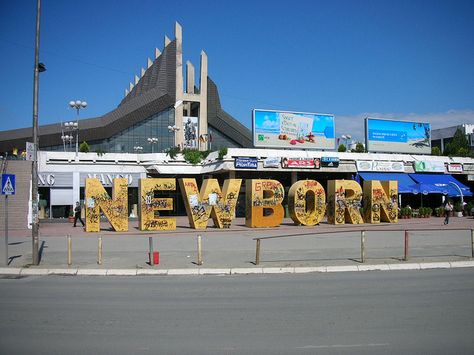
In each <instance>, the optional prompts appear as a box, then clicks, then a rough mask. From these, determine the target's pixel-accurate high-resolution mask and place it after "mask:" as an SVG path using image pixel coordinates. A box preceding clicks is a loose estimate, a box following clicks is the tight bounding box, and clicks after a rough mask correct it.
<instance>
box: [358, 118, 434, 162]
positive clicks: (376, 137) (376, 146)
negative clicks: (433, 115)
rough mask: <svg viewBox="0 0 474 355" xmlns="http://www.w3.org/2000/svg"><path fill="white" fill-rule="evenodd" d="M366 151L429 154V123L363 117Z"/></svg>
mask: <svg viewBox="0 0 474 355" xmlns="http://www.w3.org/2000/svg"><path fill="white" fill-rule="evenodd" d="M365 128H366V135H365V140H366V148H367V151H368V152H388V153H415V154H431V126H430V124H429V123H423V122H408V121H396V120H386V119H380V118H370V117H367V118H366V119H365Z"/></svg>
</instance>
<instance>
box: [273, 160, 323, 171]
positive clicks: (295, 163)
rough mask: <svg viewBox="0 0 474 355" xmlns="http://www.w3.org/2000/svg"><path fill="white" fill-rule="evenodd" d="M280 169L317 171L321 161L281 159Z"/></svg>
mask: <svg viewBox="0 0 474 355" xmlns="http://www.w3.org/2000/svg"><path fill="white" fill-rule="evenodd" d="M281 167H282V168H283V169H286V168H300V169H319V168H320V167H321V160H320V159H319V158H282V159H281Z"/></svg>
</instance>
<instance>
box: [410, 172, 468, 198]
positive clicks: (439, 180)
mask: <svg viewBox="0 0 474 355" xmlns="http://www.w3.org/2000/svg"><path fill="white" fill-rule="evenodd" d="M409 175H410V177H411V178H412V179H413V180H415V181H416V182H417V183H418V184H424V185H432V186H433V188H435V189H439V190H440V193H442V194H445V195H448V196H450V197H458V196H461V194H460V193H459V190H458V189H457V187H456V185H457V186H459V188H460V189H461V191H462V194H463V196H472V192H471V190H469V187H467V186H466V185H464V184H463V183H461V182H459V181H458V180H456V179H455V178H454V177H453V176H452V175H447V174H409Z"/></svg>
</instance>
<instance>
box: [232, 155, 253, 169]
mask: <svg viewBox="0 0 474 355" xmlns="http://www.w3.org/2000/svg"><path fill="white" fill-rule="evenodd" d="M234 167H235V168H237V169H257V167H258V159H257V158H247V157H245V158H235V161H234Z"/></svg>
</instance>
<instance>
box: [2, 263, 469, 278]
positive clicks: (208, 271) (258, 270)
mask: <svg viewBox="0 0 474 355" xmlns="http://www.w3.org/2000/svg"><path fill="white" fill-rule="evenodd" d="M467 267H474V260H470V261H451V262H435V263H431V262H430V263H407V264H373V265H340V266H318V267H249V268H199V269H168V270H165V269H77V268H68V269H59V268H55V269H36V268H8V267H2V268H0V275H10V276H46V275H62V276H64V275H68V276H195V275H251V274H254V275H267V274H307V273H333V272H358V271H399V270H429V269H457V268H467Z"/></svg>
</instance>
